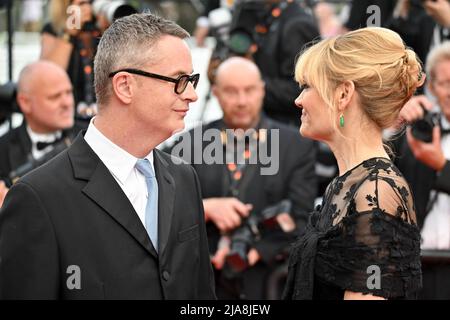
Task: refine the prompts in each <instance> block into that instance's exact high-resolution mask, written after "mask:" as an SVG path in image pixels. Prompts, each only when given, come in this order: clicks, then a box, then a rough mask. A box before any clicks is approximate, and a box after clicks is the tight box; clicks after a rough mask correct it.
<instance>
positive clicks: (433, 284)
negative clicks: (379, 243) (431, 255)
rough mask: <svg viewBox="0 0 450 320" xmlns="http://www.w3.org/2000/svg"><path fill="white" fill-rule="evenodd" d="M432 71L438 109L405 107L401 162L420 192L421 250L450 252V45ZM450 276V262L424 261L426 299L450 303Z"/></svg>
mask: <svg viewBox="0 0 450 320" xmlns="http://www.w3.org/2000/svg"><path fill="white" fill-rule="evenodd" d="M426 70H427V75H428V79H427V80H428V88H429V90H430V92H431V93H432V94H433V96H434V97H435V98H436V105H434V104H433V103H432V102H431V101H430V100H429V99H428V98H427V97H426V96H423V95H421V96H416V97H413V98H412V99H411V100H410V101H409V102H408V103H407V104H406V105H405V107H404V108H403V109H402V111H401V113H400V116H401V117H402V119H403V121H407V122H408V123H410V124H412V125H411V127H410V128H408V129H407V131H406V135H403V136H401V137H400V138H399V139H398V140H397V141H395V147H396V148H395V149H396V152H395V154H396V156H397V158H396V164H397V167H398V168H399V169H400V171H401V172H402V173H403V174H404V176H405V178H406V180H407V181H408V183H409V184H410V186H411V188H412V191H413V194H414V201H415V206H416V214H417V223H418V226H419V228H420V229H421V237H422V243H421V249H422V250H425V249H428V250H450V42H444V43H442V44H441V45H439V46H437V47H435V48H434V49H433V50H432V51H430V53H429V55H428V58H427V64H426ZM423 140H425V141H428V142H425V141H423ZM431 252H435V251H431ZM438 254H439V253H438ZM449 274H450V266H449V265H447V264H445V263H442V262H441V263H428V262H427V260H424V261H422V277H423V289H422V291H421V293H420V298H421V299H450V277H449Z"/></svg>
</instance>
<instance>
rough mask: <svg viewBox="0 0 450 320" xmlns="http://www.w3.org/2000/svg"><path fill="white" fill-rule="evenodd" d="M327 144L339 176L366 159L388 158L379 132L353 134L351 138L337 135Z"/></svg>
mask: <svg viewBox="0 0 450 320" xmlns="http://www.w3.org/2000/svg"><path fill="white" fill-rule="evenodd" d="M327 143H328V145H329V147H330V149H331V151H333V154H334V156H335V157H336V161H337V163H338V167H339V175H343V174H344V173H346V172H347V171H348V170H350V169H352V168H354V167H356V166H357V165H358V164H360V163H361V162H363V161H365V160H367V159H370V158H375V157H383V158H389V156H388V154H387V152H386V150H385V149H384V146H383V139H382V134H381V132H380V131H379V130H367V131H366V132H362V131H360V132H355V134H353V135H352V136H349V135H346V136H345V137H344V136H342V135H340V134H337V135H336V137H335V139H334V140H333V141H330V142H327Z"/></svg>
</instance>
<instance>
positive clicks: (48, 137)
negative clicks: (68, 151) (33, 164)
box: [27, 126, 62, 159]
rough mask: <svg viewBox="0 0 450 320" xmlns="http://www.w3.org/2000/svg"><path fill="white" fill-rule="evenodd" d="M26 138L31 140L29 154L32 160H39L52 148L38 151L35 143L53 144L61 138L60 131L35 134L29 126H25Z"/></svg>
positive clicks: (48, 147)
mask: <svg viewBox="0 0 450 320" xmlns="http://www.w3.org/2000/svg"><path fill="white" fill-rule="evenodd" d="M27 132H28V136H29V137H30V140H31V154H32V155H33V158H34V159H39V158H41V157H42V156H44V155H45V154H46V153H47V152H49V151H50V150H52V149H53V146H47V147H46V148H44V149H42V150H38V148H37V143H38V142H53V141H55V140H57V139H59V138H61V136H62V131H61V130H58V131H56V132H52V133H36V132H34V131H33V130H31V128H30V127H29V126H27Z"/></svg>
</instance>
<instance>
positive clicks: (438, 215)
mask: <svg viewBox="0 0 450 320" xmlns="http://www.w3.org/2000/svg"><path fill="white" fill-rule="evenodd" d="M442 127H443V128H444V129H450V123H449V122H448V121H447V120H446V119H445V117H442ZM441 145H442V150H443V151H444V156H445V158H446V159H447V160H450V134H447V135H445V136H443V137H442V138H441ZM438 174H439V173H438ZM435 193H436V191H435V190H432V191H431V194H430V199H433V198H434V197H435ZM421 233H422V245H421V247H422V249H440V250H444V249H450V195H449V194H447V193H444V192H438V195H437V198H436V202H435V203H434V205H433V207H432V208H431V210H430V212H429V213H428V214H427V216H426V218H425V222H424V225H423V229H422V232H421Z"/></svg>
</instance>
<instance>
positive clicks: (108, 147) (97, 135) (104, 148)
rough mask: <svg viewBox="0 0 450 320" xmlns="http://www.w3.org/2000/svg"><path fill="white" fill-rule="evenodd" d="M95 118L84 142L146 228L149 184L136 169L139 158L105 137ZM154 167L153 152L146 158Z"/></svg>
mask: <svg viewBox="0 0 450 320" xmlns="http://www.w3.org/2000/svg"><path fill="white" fill-rule="evenodd" d="M94 121H95V118H93V119H92V120H91V122H90V124H89V127H88V129H87V131H86V134H85V135H84V140H86V142H87V144H88V145H89V146H90V147H91V148H92V150H94V152H95V153H96V154H97V156H98V157H99V158H100V160H101V161H102V162H103V163H104V165H105V166H106V168H108V170H109V172H110V173H111V174H112V176H113V177H114V179H116V181H117V183H118V184H119V186H120V187H121V188H122V190H123V192H124V193H125V195H126V196H127V198H128V200H130V202H131V204H132V205H133V208H134V210H135V211H136V213H137V214H138V216H139V219H140V220H141V221H142V224H143V225H144V226H145V207H146V205H147V198H148V192H147V183H146V182H145V177H144V175H143V174H142V173H140V172H139V171H138V170H137V169H136V168H135V165H136V162H137V160H138V158H136V157H135V156H133V155H131V154H129V153H128V152H127V151H125V150H123V149H122V148H120V147H119V146H117V145H116V144H114V143H113V142H112V141H111V140H109V139H108V138H107V137H105V136H104V135H103V134H102V133H101V132H100V131H99V130H98V129H97V128H96V127H95V125H94ZM145 158H146V159H148V160H149V161H150V163H151V165H152V167H153V170H154V166H153V151H151V152H150V153H149V154H148V155H147V156H146V157H145Z"/></svg>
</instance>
